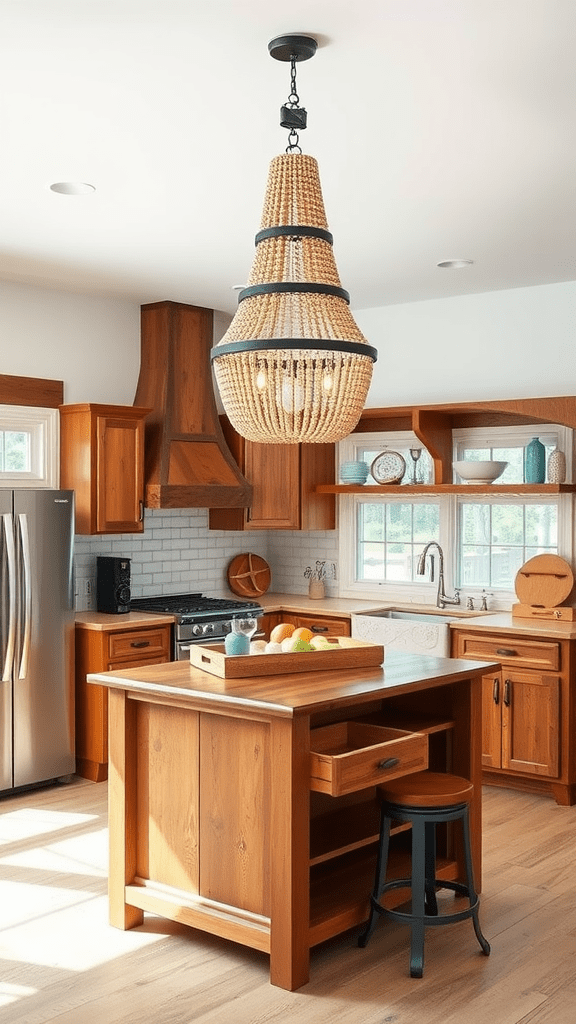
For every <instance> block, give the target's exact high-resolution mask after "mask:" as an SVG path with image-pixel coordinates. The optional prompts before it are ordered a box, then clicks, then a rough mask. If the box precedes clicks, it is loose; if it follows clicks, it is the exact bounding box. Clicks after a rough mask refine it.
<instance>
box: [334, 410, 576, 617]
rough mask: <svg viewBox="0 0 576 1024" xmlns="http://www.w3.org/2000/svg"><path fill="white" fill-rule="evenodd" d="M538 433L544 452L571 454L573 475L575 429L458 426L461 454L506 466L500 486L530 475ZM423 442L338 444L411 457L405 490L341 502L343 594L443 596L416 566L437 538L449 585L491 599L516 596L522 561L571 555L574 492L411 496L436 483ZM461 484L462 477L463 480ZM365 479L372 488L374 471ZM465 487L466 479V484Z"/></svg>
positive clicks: (359, 455)
mask: <svg viewBox="0 0 576 1024" xmlns="http://www.w3.org/2000/svg"><path fill="white" fill-rule="evenodd" d="M535 434H538V436H539V437H540V440H541V441H542V443H543V444H544V445H545V448H546V457H548V455H549V454H550V452H551V451H552V449H553V448H554V447H556V445H557V446H558V447H559V448H560V449H561V450H563V451H564V452H565V453H566V458H567V472H568V479H570V478H571V450H572V431H570V430H568V429H567V428H564V427H558V426H553V425H546V426H540V425H539V427H538V428H537V430H534V429H533V427H532V426H530V425H528V426H521V427H517V426H515V427H490V428H469V429H466V430H460V431H454V435H453V438H454V460H456V459H495V460H499V461H503V462H507V463H508V466H507V467H506V469H505V471H504V473H503V474H502V476H501V477H500V478H499V480H498V483H506V484H514V483H521V482H522V481H523V456H524V448H525V446H526V444H528V442H529V441H530V440H531V439H532V437H534V436H535ZM415 447H421V444H420V442H418V441H417V440H416V438H415V436H414V435H413V434H412V433H411V432H408V431H403V432H398V433H396V434H388V433H386V434H357V435H351V437H349V438H346V440H345V441H343V442H341V444H340V446H339V453H338V461H339V462H344V461H348V460H350V459H363V460H364V461H366V462H367V463H368V464H369V465H370V464H371V462H372V461H373V459H374V458H375V457H376V455H377V454H378V453H379V452H381V451H383V450H385V448H388V449H390V450H394V451H398V452H400V454H401V455H402V456H403V457H404V459H405V461H406V472H405V474H404V478H403V480H402V482H401V483H400V484H399V485H398V496H397V497H396V496H395V495H394V496H391V495H390V494H386V495H383V496H382V497H379V496H378V495H374V494H367V495H363V494H362V493H361V491H360V493H358V494H354V495H342V496H341V499H340V576H341V581H342V585H341V591H340V592H341V594H343V595H348V596H350V597H352V596H354V597H357V598H358V597H366V598H370V597H371V596H376V595H377V596H378V597H379V598H380V599H382V596H383V595H382V588H384V587H385V588H386V598H387V599H393V600H404V601H429V600H430V599H431V598H432V597H433V595H434V594H435V592H436V582H434V583H433V584H431V582H430V578H429V573H428V568H429V567H428V566H427V571H426V575H424V576H420V575H418V574H417V572H416V565H417V562H418V556H419V555H420V554H421V552H422V550H423V548H424V546H425V544H427V543H428V542H429V541H436V542H437V543H439V544H440V545H441V546H442V548H443V550H444V556H445V559H444V568H445V576H446V589H447V591H448V592H451V591H453V590H454V588H455V587H458V588H460V589H463V590H465V591H466V592H467V593H468V594H471V595H473V594H474V593H478V594H480V593H481V591H482V590H488V591H489V592H490V593H491V594H492V595H493V597H494V600H492V602H491V604H492V605H494V604H495V603H497V602H498V600H500V601H501V603H502V606H504V607H506V606H509V605H510V602H511V600H514V598H515V593H514V581H515V578H516V574H517V572H518V570H519V569H520V567H521V566H522V565H523V564H524V562H526V561H527V560H528V559H529V558H532V557H533V556H534V555H536V554H542V553H552V554H556V553H559V554H562V555H563V557H566V558H568V559H569V560H570V559H571V555H572V507H573V500H572V496H571V495H569V494H567V495H550V496H548V495H534V496H533V497H532V496H531V497H526V496H524V495H521V494H518V495H516V494H506V495H502V494H500V495H498V494H496V493H495V494H494V495H493V496H492V495H490V487H491V485H487V486H486V491H487V493H486V495H484V494H482V495H478V494H474V495H470V497H468V496H467V495H466V493H465V491H463V492H462V493H458V494H446V495H435V494H423V495H422V497H420V496H418V497H415V496H414V495H413V494H412V493H411V494H410V497H409V498H408V497H407V496H406V495H404V496H403V495H402V485H403V484H406V483H412V482H413V474H414V473H416V480H417V482H419V483H428V482H431V481H432V474H433V470H432V461H431V459H430V456H429V454H428V452H427V451H426V450H425V449H423V450H422V453H421V456H420V457H419V458H418V460H417V462H413V460H412V458H411V456H410V449H411V448H415ZM456 481H457V482H460V481H459V478H458V477H456ZM367 483H371V484H374V480H373V479H372V478H371V477H370V476H369V477H368V481H367ZM463 487H465V485H463Z"/></svg>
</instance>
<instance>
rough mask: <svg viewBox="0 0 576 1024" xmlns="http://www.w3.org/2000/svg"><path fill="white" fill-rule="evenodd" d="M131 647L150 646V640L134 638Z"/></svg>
mask: <svg viewBox="0 0 576 1024" xmlns="http://www.w3.org/2000/svg"><path fill="white" fill-rule="evenodd" d="M130 647H150V641H149V640H133V641H132V643H131V644H130Z"/></svg>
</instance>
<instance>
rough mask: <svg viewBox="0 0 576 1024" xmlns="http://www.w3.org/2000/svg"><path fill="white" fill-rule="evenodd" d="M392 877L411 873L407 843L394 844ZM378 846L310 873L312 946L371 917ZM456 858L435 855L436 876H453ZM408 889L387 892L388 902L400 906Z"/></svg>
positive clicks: (390, 868) (392, 848) (390, 865)
mask: <svg viewBox="0 0 576 1024" xmlns="http://www.w3.org/2000/svg"><path fill="white" fill-rule="evenodd" d="M388 864H389V877H391V878H402V877H407V876H409V874H410V853H409V850H408V849H407V848H406V847H402V848H399V849H396V848H394V847H393V846H391V848H390V851H389V858H388ZM375 867H376V846H374V847H373V848H372V849H371V850H366V849H365V850H360V851H358V852H357V853H356V854H352V855H350V856H349V857H344V858H342V860H341V861H340V862H338V861H331V862H330V863H329V864H327V865H320V866H319V867H317V868H314V869H312V870H311V872H310V875H311V878H310V932H309V941H310V945H311V946H316V945H318V943H319V942H325V941H326V939H330V938H332V937H333V936H334V935H339V934H341V933H342V932H344V931H347V930H348V929H349V928H356V927H359V926H360V925H361V924H363V923H364V922H365V921H367V919H368V914H369V912H370V892H371V891H372V886H373V885H374V870H375ZM456 870H457V865H456V862H455V861H454V860H453V859H452V858H450V857H445V856H442V855H439V856H437V859H436V877H437V878H454V877H455V872H456ZM406 894H407V890H405V889H397V890H392V891H391V892H390V893H388V894H387V896H386V905H387V906H390V907H392V906H399V905H400V904H402V903H403V902H404V901H405V900H406Z"/></svg>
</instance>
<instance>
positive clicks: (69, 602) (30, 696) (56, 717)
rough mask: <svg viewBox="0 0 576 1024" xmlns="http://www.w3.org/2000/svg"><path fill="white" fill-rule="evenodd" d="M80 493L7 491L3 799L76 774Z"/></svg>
mask: <svg viewBox="0 0 576 1024" xmlns="http://www.w3.org/2000/svg"><path fill="white" fill-rule="evenodd" d="M73 549H74V492H73V491H54V490H34V491H33V490H24V489H22V490H20V489H16V490H9V489H2V488H0V588H1V589H0V600H1V608H0V680H1V681H0V795H2V796H4V795H6V792H8V791H10V790H13V789H18V788H19V787H21V786H30V785H34V784H36V783H40V782H47V781H49V780H52V779H58V778H63V777H66V776H69V775H70V774H72V773H73V772H74V770H75V757H74V568H73Z"/></svg>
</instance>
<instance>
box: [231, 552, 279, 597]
mask: <svg viewBox="0 0 576 1024" xmlns="http://www.w3.org/2000/svg"><path fill="white" fill-rule="evenodd" d="M227 576H228V586H229V587H230V590H231V591H232V593H233V594H238V596H239V597H260V595H261V594H265V593H266V591H267V590H268V587H269V586H270V581H271V579H272V574H271V572H270V566H269V565H268V562H267V561H266V559H264V558H261V557H260V555H252V554H249V553H247V554H243V555H236V557H235V558H233V559H232V561H231V562H230V565H229V566H228V571H227Z"/></svg>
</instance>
